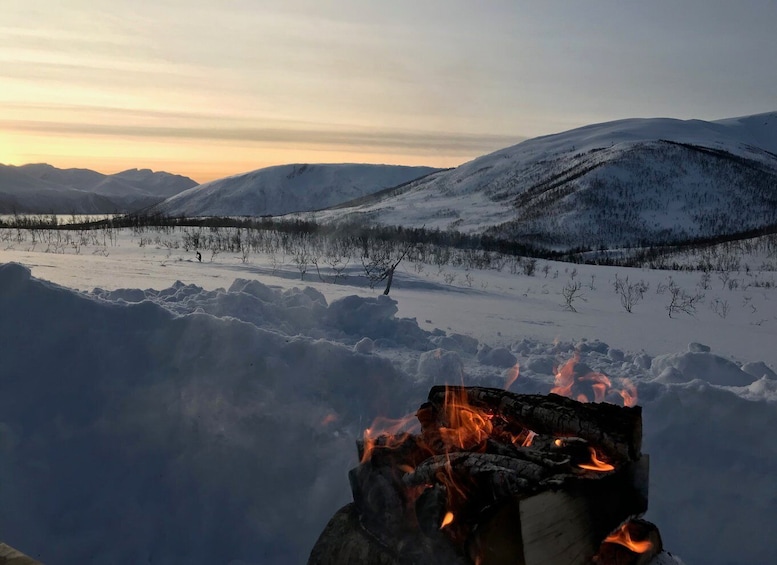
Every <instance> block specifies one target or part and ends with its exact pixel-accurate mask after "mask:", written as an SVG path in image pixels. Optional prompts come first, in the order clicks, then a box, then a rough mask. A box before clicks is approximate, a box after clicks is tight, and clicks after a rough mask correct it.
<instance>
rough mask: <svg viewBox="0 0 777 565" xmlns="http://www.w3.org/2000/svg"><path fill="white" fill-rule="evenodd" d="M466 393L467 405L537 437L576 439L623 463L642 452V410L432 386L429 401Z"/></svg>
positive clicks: (555, 397) (438, 402)
mask: <svg viewBox="0 0 777 565" xmlns="http://www.w3.org/2000/svg"><path fill="white" fill-rule="evenodd" d="M451 389H454V390H462V389H463V390H465V391H466V395H467V399H468V400H469V402H470V403H471V404H472V405H474V406H478V407H483V408H486V409H489V410H492V411H494V412H496V413H498V414H500V415H501V416H502V417H503V418H506V419H508V420H510V421H512V422H514V423H515V424H518V425H520V426H523V427H525V428H528V429H530V430H532V431H533V432H535V433H537V434H542V435H550V436H552V437H579V438H582V439H585V440H586V441H588V442H589V443H591V444H593V445H595V446H597V447H599V448H601V449H603V450H604V451H605V452H607V453H608V454H610V455H612V456H617V457H618V458H620V459H622V460H632V461H633V460H636V459H638V458H639V456H640V453H641V449H642V408H641V407H639V406H635V407H633V408H629V407H625V406H616V405H614V404H606V403H598V404H594V403H582V402H577V401H576V400H572V399H570V398H566V397H563V396H559V395H557V394H548V395H533V394H515V393H512V392H508V391H505V390H501V389H496V388H484V387H445V386H435V387H432V390H431V391H430V392H429V402H431V403H432V404H434V405H437V406H441V405H442V403H443V402H444V400H445V395H446V390H448V391H450V390H451Z"/></svg>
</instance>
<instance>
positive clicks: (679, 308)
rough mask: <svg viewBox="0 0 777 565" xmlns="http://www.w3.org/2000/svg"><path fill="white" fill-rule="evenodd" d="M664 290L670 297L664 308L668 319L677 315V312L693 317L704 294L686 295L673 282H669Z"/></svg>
mask: <svg viewBox="0 0 777 565" xmlns="http://www.w3.org/2000/svg"><path fill="white" fill-rule="evenodd" d="M666 290H667V292H669V296H670V300H669V304H668V305H667V306H666V310H667V312H668V313H669V317H670V318H671V317H672V314H677V313H678V312H682V313H684V314H688V315H689V316H693V315H694V314H696V306H697V305H698V304H699V303H700V302H702V301H703V300H704V294H702V293H700V292H697V293H695V294H688V293H687V292H685V290H683V289H682V288H680V287H679V286H678V285H677V283H675V282H674V281H670V282H669V286H667V287H666Z"/></svg>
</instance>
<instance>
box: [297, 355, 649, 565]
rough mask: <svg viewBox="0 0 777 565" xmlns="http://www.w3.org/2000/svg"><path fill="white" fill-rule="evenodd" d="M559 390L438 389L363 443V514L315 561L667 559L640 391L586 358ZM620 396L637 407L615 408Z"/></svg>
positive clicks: (358, 473) (328, 540)
mask: <svg viewBox="0 0 777 565" xmlns="http://www.w3.org/2000/svg"><path fill="white" fill-rule="evenodd" d="M516 374H517V372H516ZM555 384H556V386H555V387H554V389H553V391H552V392H551V394H549V395H522V394H515V393H511V392H508V391H506V390H501V389H495V388H483V387H463V386H435V387H433V388H432V389H431V391H430V392H429V396H428V400H427V402H425V403H423V404H422V405H421V407H420V408H419V409H418V411H417V412H416V413H415V414H414V415H411V416H408V417H406V418H404V419H401V420H397V421H388V420H378V421H376V422H375V424H374V425H373V426H372V427H371V428H370V429H368V430H366V432H365V434H364V438H363V439H362V440H361V441H359V442H357V448H358V453H359V459H360V463H359V465H358V466H357V467H356V468H354V469H352V470H351V472H350V474H349V478H350V483H351V490H352V492H353V499H354V502H353V503H351V504H349V505H347V506H345V507H344V508H342V509H341V510H340V511H339V512H337V514H335V516H334V517H333V518H332V519H331V520H330V522H329V524H328V525H327V527H326V528H325V530H324V532H323V533H322V534H321V536H320V538H319V540H318V542H317V543H316V545H315V547H314V548H313V551H312V552H311V555H310V559H309V561H308V563H309V564H310V565H329V564H341V565H342V564H350V563H353V564H357V563H359V564H364V563H376V564H385V565H395V564H396V565H399V564H405V563H408V564H410V563H430V564H461V565H465V564H466V565H494V564H503V563H505V564H507V563H509V564H511V565H516V564H526V565H536V564H546V565H550V564H554V565H561V564H570V565H577V564H581V565H582V564H591V563H596V564H600V565H626V564H635V565H639V564H643V563H648V562H649V561H650V560H651V559H652V558H653V557H654V556H655V555H657V554H658V553H659V552H660V551H661V549H662V547H661V539H660V536H659V534H658V530H657V529H656V528H655V526H653V525H652V524H650V523H649V522H645V521H643V520H640V519H639V518H640V517H641V516H642V514H644V512H645V511H646V510H647V487H648V457H647V455H645V454H642V453H641V441H642V411H641V408H640V407H638V406H636V405H635V404H636V389H635V388H634V387H633V386H630V385H628V383H625V385H626V386H624V387H623V388H622V389H621V390H619V391H617V392H616V391H614V390H613V388H612V383H611V382H610V379H608V377H606V376H605V375H602V374H598V373H591V372H588V373H587V374H585V375H576V374H575V360H572V361H570V362H569V363H567V364H566V365H564V366H563V367H561V369H560V370H559V371H558V374H557V375H556V383H555ZM613 396H615V397H617V398H619V400H620V399H622V402H623V403H624V404H625V405H624V406H618V405H615V404H611V403H608V402H603V401H604V400H606V399H610V398H612V397H613ZM589 399H592V400H595V401H596V402H588V400H589Z"/></svg>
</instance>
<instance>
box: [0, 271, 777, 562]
mask: <svg viewBox="0 0 777 565" xmlns="http://www.w3.org/2000/svg"><path fill="white" fill-rule="evenodd" d="M396 312H397V308H396V302H395V301H394V300H393V299H391V298H389V297H384V296H380V297H358V296H348V297H346V298H343V299H340V300H336V301H333V302H332V303H331V304H328V303H327V301H326V299H325V298H324V296H323V295H321V293H320V292H318V291H316V290H314V289H312V288H304V289H291V290H286V291H281V290H279V289H277V288H273V287H270V286H267V285H264V284H262V283H260V282H258V281H255V280H242V279H239V280H236V281H235V282H234V284H232V286H231V287H230V288H229V289H227V290H224V289H219V290H214V291H207V290H203V289H202V288H199V287H197V286H193V285H185V284H182V283H176V284H175V285H173V286H172V287H170V288H167V289H164V290H140V289H120V290H114V291H107V290H100V289H95V290H94V291H92V292H90V293H78V292H75V291H71V290H69V289H66V288H63V287H59V286H57V285H54V284H51V283H47V282H44V281H41V280H37V279H35V278H32V277H31V276H30V272H29V270H28V269H27V268H25V267H22V266H20V265H18V264H6V265H2V266H0V340H1V341H0V343H2V344H3V349H2V352H3V353H2V355H3V362H2V363H0V537H2V538H3V540H4V541H6V542H7V543H10V544H11V545H14V546H15V547H17V548H19V549H20V550H23V551H25V552H26V553H29V554H31V555H32V556H33V557H37V558H39V559H41V560H43V561H48V562H52V563H127V564H135V563H146V562H150V563H170V564H173V563H195V564H196V563H203V564H204V563H233V564H235V565H236V564H239V563H243V564H245V563H263V564H267V563H271V564H272V563H276V564H281V563H283V564H286V563H303V562H304V561H305V559H306V558H307V554H308V552H309V551H310V548H311V547H312V545H313V543H314V541H315V539H316V537H317V535H318V533H319V532H320V531H321V529H322V528H323V525H324V524H325V523H326V521H327V520H328V518H329V517H330V516H331V515H332V513H333V512H334V511H335V510H336V509H337V508H339V506H340V505H342V504H344V503H345V502H347V501H348V500H349V497H350V493H349V488H348V483H347V476H346V473H347V470H348V469H349V468H350V467H351V466H353V465H354V464H355V463H356V455H355V449H354V439H355V438H356V437H357V436H358V435H359V434H360V431H361V430H362V429H364V428H365V427H367V426H368V425H369V424H370V423H371V421H372V419H373V418H374V417H375V416H378V415H388V416H391V415H402V414H404V413H407V412H409V411H413V410H415V409H416V408H417V407H418V405H419V404H420V402H421V401H422V400H423V399H425V397H426V393H427V391H428V387H429V385H430V384H432V383H434V384H440V383H444V382H452V383H457V384H458V383H460V382H461V380H462V379H463V380H464V381H465V384H479V385H485V386H500V385H502V384H503V383H504V378H505V372H509V371H510V370H511V369H510V368H507V369H506V368H505V367H506V365H507V364H508V361H509V360H512V359H517V360H518V362H519V363H520V365H521V367H522V368H521V376H520V377H519V379H518V380H517V381H516V383H515V384H514V385H513V388H512V390H515V391H517V392H526V393H537V392H542V393H545V392H548V390H549V388H550V386H551V384H550V383H551V382H552V380H553V370H554V366H556V365H558V364H559V363H560V362H563V361H566V360H568V359H569V358H571V357H572V356H573V355H574V354H575V352H577V354H578V355H579V356H580V363H581V364H585V365H586V366H587V367H589V368H591V369H592V370H596V371H602V372H605V373H607V374H609V375H611V376H616V377H621V378H630V379H632V380H633V381H634V382H636V383H637V384H638V387H639V394H640V398H641V400H640V404H642V405H643V406H644V422H645V429H644V445H643V449H644V451H645V452H646V453H649V454H650V456H651V467H652V469H651V485H650V490H651V492H650V511H649V513H648V516H647V517H648V519H650V520H652V521H654V522H655V523H656V524H657V525H658V526H659V528H660V529H661V532H662V535H663V537H664V541H665V545H666V547H667V548H669V549H671V550H672V551H674V552H677V553H678V554H679V555H681V556H683V558H684V559H685V560H687V562H689V563H694V562H696V563H706V564H712V565H723V564H726V563H766V562H769V560H770V559H771V557H772V556H773V547H772V540H771V536H769V535H767V534H768V530H769V528H771V521H772V519H773V517H774V516H775V515H776V514H777V496H775V491H774V488H773V477H774V476H775V473H777V445H775V443H774V442H773V441H772V440H771V435H770V430H773V429H775V426H777V409H775V404H774V402H775V400H777V393H776V391H775V390H776V388H777V387H775V386H774V385H775V381H773V380H772V377H773V374H769V373H766V372H764V371H763V370H762V369H764V368H765V369H767V370H769V369H768V368H766V367H762V368H761V369H759V365H758V362H757V361H758V360H754V362H753V364H748V366H747V367H746V368H747V369H748V370H744V368H745V367H744V366H743V367H739V368H736V370H735V367H732V366H731V365H733V364H732V363H731V362H730V361H728V360H725V359H723V358H720V357H718V356H716V355H715V354H714V352H711V351H707V350H706V349H707V348H705V347H704V346H701V345H699V344H695V345H693V346H692V347H690V348H689V351H687V352H679V353H675V354H672V355H669V356H664V357H661V358H656V359H652V360H651V359H650V358H649V357H647V356H646V355H645V354H644V353H629V352H622V351H618V350H615V349H612V348H610V347H609V346H608V345H607V344H606V343H602V342H596V341H584V342H580V343H577V344H573V343H565V342H560V343H557V344H547V343H541V342H536V341H531V340H527V339H519V336H516V341H515V342H514V344H513V345H512V346H511V347H510V348H509V350H508V348H501V349H499V348H494V349H491V348H490V347H488V346H487V345H486V344H480V343H478V342H477V341H476V340H474V339H473V338H467V337H466V336H457V335H447V334H445V332H442V331H440V330H436V331H434V332H427V331H423V330H422V329H420V328H419V327H418V324H416V322H415V320H412V319H402V318H397V317H396ZM365 340H366V341H365ZM670 373H671V375H672V376H673V378H671V379H668V378H666V376H667V375H668V374H670ZM754 373H755V374H754ZM760 373H763V374H760Z"/></svg>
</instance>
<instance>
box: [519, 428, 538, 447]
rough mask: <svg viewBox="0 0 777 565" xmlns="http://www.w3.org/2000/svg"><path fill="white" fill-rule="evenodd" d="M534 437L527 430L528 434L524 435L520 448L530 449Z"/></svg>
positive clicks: (533, 434)
mask: <svg viewBox="0 0 777 565" xmlns="http://www.w3.org/2000/svg"><path fill="white" fill-rule="evenodd" d="M536 436H537V434H535V433H534V432H533V431H531V430H529V433H527V434H526V439H525V440H523V442H522V443H521V447H531V444H532V442H533V441H534V438H535V437H536Z"/></svg>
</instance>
